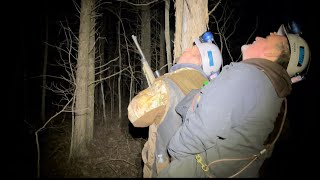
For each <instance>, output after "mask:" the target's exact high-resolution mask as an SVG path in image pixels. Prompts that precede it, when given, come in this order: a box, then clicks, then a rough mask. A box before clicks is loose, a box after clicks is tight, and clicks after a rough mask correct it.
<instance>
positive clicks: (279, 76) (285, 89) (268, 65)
mask: <svg viewBox="0 0 320 180" xmlns="http://www.w3.org/2000/svg"><path fill="white" fill-rule="evenodd" d="M242 62H243V63H247V64H252V65H254V66H256V67H257V68H258V69H260V70H262V71H263V72H264V73H265V74H266V75H267V76H268V78H269V79H270V81H271V83H272V85H273V87H274V88H275V90H276V92H277V95H278V97H280V98H283V97H286V96H287V95H289V94H290V92H291V90H292V87H291V78H290V76H289V74H288V73H287V71H286V70H285V69H284V68H283V67H282V66H281V65H279V64H277V63H275V62H272V61H269V60H266V59H261V58H253V59H247V60H244V61H242Z"/></svg>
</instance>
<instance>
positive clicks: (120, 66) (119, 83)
mask: <svg viewBox="0 0 320 180" xmlns="http://www.w3.org/2000/svg"><path fill="white" fill-rule="evenodd" d="M120 23H121V22H120V21H119V22H118V50H119V71H121V70H122V69H121V68H122V57H121V40H120V36H121V34H120V33H121V31H120V28H121V24H120ZM121 87H122V85H121V72H120V73H119V77H118V102H119V104H118V108H119V109H118V117H119V119H121V114H122V107H121V105H122V104H121V101H122V100H121V96H122V95H121Z"/></svg>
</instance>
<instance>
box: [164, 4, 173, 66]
mask: <svg viewBox="0 0 320 180" xmlns="http://www.w3.org/2000/svg"><path fill="white" fill-rule="evenodd" d="M169 12H170V0H166V2H165V14H164V16H165V30H164V34H165V39H166V51H167V64H168V72H169V70H170V68H171V66H172V54H171V42H170V41H171V40H170V20H169V19H170V18H169Z"/></svg>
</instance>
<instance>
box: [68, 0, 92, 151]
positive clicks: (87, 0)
mask: <svg viewBox="0 0 320 180" xmlns="http://www.w3.org/2000/svg"><path fill="white" fill-rule="evenodd" d="M91 10H92V9H91V0H82V1H81V12H80V28H79V48H78V61H77V69H76V91H75V93H76V94H75V121H74V131H73V132H72V133H73V134H74V135H73V139H72V141H71V143H72V146H71V147H72V148H71V149H70V150H71V151H72V152H71V156H72V157H76V156H83V155H85V154H86V153H87V146H86V139H87V138H86V135H87V134H86V129H87V128H86V126H87V115H88V65H89V41H90V21H91V20H90V13H91Z"/></svg>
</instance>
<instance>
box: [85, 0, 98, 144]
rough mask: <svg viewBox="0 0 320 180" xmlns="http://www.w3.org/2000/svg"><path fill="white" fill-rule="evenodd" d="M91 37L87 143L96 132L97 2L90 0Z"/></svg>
mask: <svg viewBox="0 0 320 180" xmlns="http://www.w3.org/2000/svg"><path fill="white" fill-rule="evenodd" d="M89 2H90V9H91V14H90V24H89V27H90V37H89V64H88V83H89V86H88V115H87V127H86V128H87V130H86V138H87V143H90V142H91V141H92V139H93V132H94V89H95V83H93V82H94V81H95V58H96V57H95V46H94V44H95V41H96V38H95V33H96V31H95V23H96V22H95V11H93V8H94V5H95V0H90V1H89Z"/></svg>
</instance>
